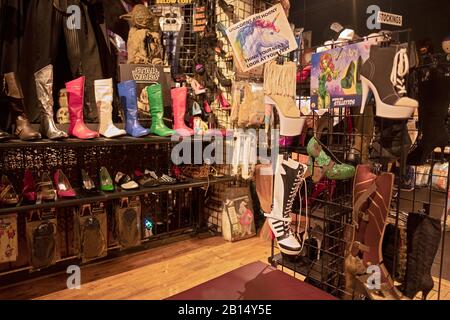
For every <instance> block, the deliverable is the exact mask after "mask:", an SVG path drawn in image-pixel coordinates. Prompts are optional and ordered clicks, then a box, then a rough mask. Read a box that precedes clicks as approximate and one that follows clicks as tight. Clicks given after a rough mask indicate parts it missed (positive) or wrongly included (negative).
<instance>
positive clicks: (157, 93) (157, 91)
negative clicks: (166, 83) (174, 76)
mask: <svg viewBox="0 0 450 320" xmlns="http://www.w3.org/2000/svg"><path fill="white" fill-rule="evenodd" d="M147 94H148V101H149V104H150V113H151V116H152V127H151V128H150V132H151V133H153V134H156V135H158V136H161V137H167V136H171V135H173V134H175V131H174V130H172V129H169V128H168V127H167V126H166V125H165V124H164V120H163V117H164V106H163V96H162V89H161V85H160V84H154V85H151V86H148V87H147Z"/></svg>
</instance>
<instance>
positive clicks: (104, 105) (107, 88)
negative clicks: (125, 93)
mask: <svg viewBox="0 0 450 320" xmlns="http://www.w3.org/2000/svg"><path fill="white" fill-rule="evenodd" d="M94 88H95V100H96V102H97V108H98V114H99V115H100V125H99V128H98V132H99V133H100V134H101V135H102V136H104V137H106V138H114V137H120V136H124V135H126V134H127V132H126V131H125V130H121V129H119V128H117V127H116V126H115V125H114V123H113V121H112V103H113V81H112V79H102V80H95V81H94Z"/></svg>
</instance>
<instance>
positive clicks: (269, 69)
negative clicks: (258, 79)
mask: <svg viewBox="0 0 450 320" xmlns="http://www.w3.org/2000/svg"><path fill="white" fill-rule="evenodd" d="M296 79H297V66H296V65H295V63H294V62H285V63H284V64H278V63H277V62H276V61H270V62H268V63H267V64H266V65H265V67H264V92H265V93H266V95H269V96H274V95H278V96H285V97H286V96H287V97H290V98H292V99H295V97H296V94H297V83H296Z"/></svg>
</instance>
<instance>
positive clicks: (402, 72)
mask: <svg viewBox="0 0 450 320" xmlns="http://www.w3.org/2000/svg"><path fill="white" fill-rule="evenodd" d="M408 71H409V59H408V53H407V52H406V49H400V50H399V51H398V52H397V53H396V54H395V57H394V65H393V66H392V72H391V82H392V85H393V86H394V87H395V88H396V89H397V92H398V93H399V94H400V95H401V96H403V95H405V94H406V92H407V91H406V84H405V76H406V75H407V74H408Z"/></svg>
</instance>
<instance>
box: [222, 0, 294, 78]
mask: <svg viewBox="0 0 450 320" xmlns="http://www.w3.org/2000/svg"><path fill="white" fill-rule="evenodd" d="M226 33H227V36H228V40H229V41H230V44H231V47H232V48H233V53H234V57H235V60H236V61H237V63H238V65H239V67H240V69H241V71H242V72H246V71H248V70H251V69H253V68H256V67H258V66H260V65H262V64H264V63H266V62H269V61H271V60H273V59H275V58H276V57H277V56H278V55H279V54H287V53H289V52H292V51H294V50H296V49H297V47H298V45H297V42H296V41H295V37H294V33H293V32H292V28H291V26H290V25H289V22H288V19H287V18H286V14H285V13H284V10H283V7H282V6H281V4H277V5H275V6H273V7H271V8H270V9H268V10H266V11H263V12H260V13H257V14H254V15H252V16H250V17H248V18H246V19H245V20H242V21H241V22H239V23H237V24H234V25H232V26H231V27H229V28H228V29H227V30H226Z"/></svg>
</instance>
